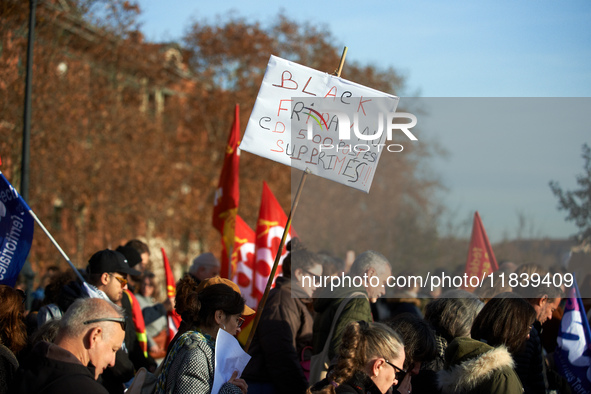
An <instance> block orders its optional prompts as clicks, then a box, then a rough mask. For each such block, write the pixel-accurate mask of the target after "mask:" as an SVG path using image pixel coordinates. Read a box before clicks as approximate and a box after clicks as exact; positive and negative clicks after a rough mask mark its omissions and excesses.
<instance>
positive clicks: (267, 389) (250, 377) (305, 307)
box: [242, 238, 322, 394]
mask: <svg viewBox="0 0 591 394" xmlns="http://www.w3.org/2000/svg"><path fill="white" fill-rule="evenodd" d="M287 247H288V250H289V254H288V255H287V256H286V257H285V259H284V260H283V276H280V277H277V279H275V287H274V288H273V289H272V290H271V292H270V293H269V298H268V299H267V302H266V303H265V308H264V309H263V312H262V315H261V319H260V321H259V325H258V327H257V330H256V332H255V334H254V337H253V340H252V344H251V346H250V349H249V354H250V355H251V356H252V359H251V360H250V362H249V363H248V365H247V366H246V368H245V370H244V373H243V374H242V376H243V377H244V379H245V380H246V382H247V383H248V389H249V392H250V393H251V394H259V393H260V394H262V393H281V394H299V393H303V392H304V391H306V389H307V388H308V386H309V384H308V377H307V376H306V372H307V371H305V370H304V366H302V358H303V357H302V354H305V353H304V349H305V348H306V347H307V346H308V347H311V346H312V327H313V325H314V318H313V317H312V314H311V313H310V308H311V306H312V305H311V303H312V296H313V294H314V291H315V290H316V286H315V284H318V283H320V276H321V275H322V264H321V260H320V258H319V257H318V256H317V255H316V254H315V253H312V252H310V251H308V250H306V249H303V248H302V247H301V246H300V245H299V241H298V238H294V239H292V240H291V241H290V242H289V243H288V246H287ZM304 365H305V364H304ZM308 370H309V368H308Z"/></svg>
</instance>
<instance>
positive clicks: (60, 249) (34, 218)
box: [29, 209, 86, 283]
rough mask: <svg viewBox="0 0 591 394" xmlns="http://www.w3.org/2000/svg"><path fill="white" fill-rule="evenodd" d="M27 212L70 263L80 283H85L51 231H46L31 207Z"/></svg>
mask: <svg viewBox="0 0 591 394" xmlns="http://www.w3.org/2000/svg"><path fill="white" fill-rule="evenodd" d="M29 214H30V215H31V217H32V218H33V220H35V222H37V224H38V225H39V227H41V230H43V232H44V233H45V235H47V236H48V237H49V240H50V241H51V242H52V243H53V245H54V246H55V247H56V248H57V250H59V252H60V253H61V255H62V257H63V258H64V259H65V260H66V262H67V263H68V264H70V267H72V269H73V270H74V272H75V273H76V275H77V276H78V279H80V280H81V281H82V283H86V281H85V280H84V278H83V277H82V275H81V274H80V272H78V268H76V267H74V264H73V263H72V261H71V260H70V258H69V257H68V255H67V254H66V252H64V250H63V249H62V248H61V247H60V245H59V244H58V243H57V241H56V240H55V239H54V238H53V236H52V235H51V233H50V232H49V231H47V229H46V228H45V226H44V225H43V223H41V220H39V218H38V217H37V215H35V212H33V210H32V209H29Z"/></svg>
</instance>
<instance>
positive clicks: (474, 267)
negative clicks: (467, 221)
mask: <svg viewBox="0 0 591 394" xmlns="http://www.w3.org/2000/svg"><path fill="white" fill-rule="evenodd" d="M498 269H499V266H498V264H497V260H496V259H495V254H494V253H493V250H492V247H491V246H490V242H489V240H488V236H487V235H486V231H485V230H484V225H483V224H482V220H481V219H480V215H479V214H478V211H476V212H475V213H474V223H473V224H472V237H471V238H470V247H469V248H468V259H467V260H466V270H465V272H466V274H467V275H468V280H467V284H468V286H466V288H465V290H467V291H470V292H472V291H474V288H473V287H471V286H469V284H470V277H472V276H477V277H478V278H479V280H482V278H483V276H485V275H486V276H488V275H490V274H491V273H493V272H495V271H496V270H498Z"/></svg>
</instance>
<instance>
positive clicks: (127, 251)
mask: <svg viewBox="0 0 591 394" xmlns="http://www.w3.org/2000/svg"><path fill="white" fill-rule="evenodd" d="M115 251H117V252H119V253H121V254H122V255H123V256H125V259H126V260H127V264H129V266H130V267H135V266H136V265H138V264H139V263H141V262H142V256H141V255H140V252H138V251H137V250H135V248H133V247H131V246H118V247H117V249H115Z"/></svg>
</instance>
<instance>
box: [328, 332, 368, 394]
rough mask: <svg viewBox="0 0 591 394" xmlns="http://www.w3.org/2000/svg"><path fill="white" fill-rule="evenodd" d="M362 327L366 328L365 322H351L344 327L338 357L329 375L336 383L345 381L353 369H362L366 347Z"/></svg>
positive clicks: (351, 374)
mask: <svg viewBox="0 0 591 394" xmlns="http://www.w3.org/2000/svg"><path fill="white" fill-rule="evenodd" d="M362 326H364V327H362ZM364 328H365V329H366V328H367V323H366V322H352V323H350V324H349V325H348V326H347V327H346V328H345V332H344V333H343V338H342V340H341V346H340V348H339V358H338V361H337V364H336V366H335V368H334V369H333V372H332V374H331V376H330V378H331V380H332V381H333V382H335V383H336V384H341V383H343V382H345V381H346V380H347V379H349V378H350V377H351V376H353V374H354V373H355V371H358V370H362V369H363V366H364V364H365V350H366V348H367V340H366V337H365V335H364V331H366V330H364Z"/></svg>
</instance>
